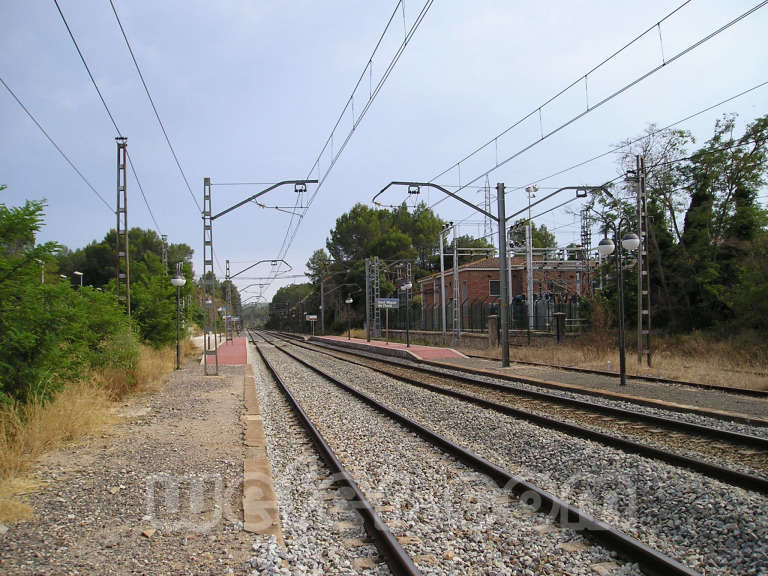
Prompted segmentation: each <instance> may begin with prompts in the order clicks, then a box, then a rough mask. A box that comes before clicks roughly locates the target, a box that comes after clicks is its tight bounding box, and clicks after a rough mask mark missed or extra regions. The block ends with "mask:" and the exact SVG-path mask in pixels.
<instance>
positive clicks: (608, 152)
mask: <svg viewBox="0 0 768 576" xmlns="http://www.w3.org/2000/svg"><path fill="white" fill-rule="evenodd" d="M765 86H768V80H766V81H764V82H760V83H759V84H756V85H754V86H752V87H751V88H747V89H746V90H742V91H741V92H739V93H738V94H734V95H733V96H729V97H728V98H725V99H724V100H720V101H719V102H717V103H715V104H712V105H710V106H707V107H706V108H702V109H700V110H697V111H696V112H693V113H692V114H688V115H687V116H685V117H684V118H680V119H679V120H675V121H674V122H672V123H670V124H667V125H666V126H664V127H662V128H657V129H655V130H652V131H651V132H648V133H646V134H643V135H642V136H638V137H636V138H633V139H631V140H627V141H626V142H623V143H622V144H620V145H618V146H613V147H611V148H609V149H608V150H606V151H605V152H601V153H600V154H597V155H595V156H592V157H591V158H588V159H586V160H582V161H580V162H577V163H575V164H571V165H570V166H568V167H566V168H562V169H560V170H557V171H556V172H553V173H551V174H548V175H547V176H543V177H541V178H536V179H534V180H532V181H530V182H528V183H527V184H523V185H522V186H514V187H507V189H506V192H507V194H509V193H511V192H514V191H516V190H523V189H524V188H525V187H527V186H532V185H533V184H538V183H540V182H545V181H547V180H550V179H552V178H555V177H557V176H561V175H563V174H565V173H566V172H570V171H571V170H574V169H576V168H581V167H582V166H585V165H587V164H589V163H591V162H595V161H596V160H599V159H601V158H605V157H606V156H609V155H611V154H615V153H616V152H618V151H619V150H622V149H623V148H626V147H628V146H631V145H632V144H636V143H638V142H641V141H643V140H645V139H646V138H650V137H652V136H655V135H656V134H659V133H661V132H664V131H666V130H669V129H670V128H674V127H675V126H679V125H680V124H682V123H683V122H687V121H688V120H692V119H693V118H696V117H697V116H701V115H702V114H706V113H707V112H710V111H712V110H714V109H715V108H719V107H720V106H723V105H724V104H728V103H729V102H732V101H733V100H736V99H737V98H741V97H742V96H746V95H747V94H750V93H751V92H754V91H755V90H759V89H760V88H764V87H765ZM621 176H623V175H620V176H619V177H621ZM619 177H617V178H614V180H616V179H618V178H619ZM611 182H613V180H611ZM542 189H543V188H542ZM475 205H476V206H478V207H480V205H481V204H479V203H477V204H475ZM432 206H434V204H433V205H432ZM474 215H475V214H474V212H473V213H471V214H470V215H469V216H467V217H466V218H465V219H464V220H466V219H468V218H472V217H473V216H474ZM464 220H459V222H463V221H464Z"/></svg>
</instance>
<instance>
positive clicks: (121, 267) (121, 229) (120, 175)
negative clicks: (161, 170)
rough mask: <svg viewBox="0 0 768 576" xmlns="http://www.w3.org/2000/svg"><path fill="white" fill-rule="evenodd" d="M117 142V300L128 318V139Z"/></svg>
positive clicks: (129, 280) (129, 286) (129, 276)
mask: <svg viewBox="0 0 768 576" xmlns="http://www.w3.org/2000/svg"><path fill="white" fill-rule="evenodd" d="M115 140H116V141H117V212H116V214H117V235H116V236H117V283H116V287H117V300H118V302H124V303H125V309H126V311H127V312H128V316H130V315H131V266H130V257H129V253H128V192H127V172H126V161H127V157H128V138H125V137H123V136H120V137H118V138H115Z"/></svg>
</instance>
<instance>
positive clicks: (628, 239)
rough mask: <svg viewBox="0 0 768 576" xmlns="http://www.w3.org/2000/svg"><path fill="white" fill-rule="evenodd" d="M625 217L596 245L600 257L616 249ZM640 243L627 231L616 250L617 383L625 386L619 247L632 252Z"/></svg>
mask: <svg viewBox="0 0 768 576" xmlns="http://www.w3.org/2000/svg"><path fill="white" fill-rule="evenodd" d="M624 221H625V219H624V218H623V217H622V218H621V219H620V220H619V223H618V225H617V226H616V227H614V228H613V238H614V240H611V239H610V238H607V237H606V238H603V239H602V240H600V243H599V244H598V245H597V250H598V252H599V253H600V256H601V257H606V256H608V255H609V254H611V253H613V251H614V250H615V249H616V244H617V243H618V239H619V236H621V229H622V227H623V226H624ZM639 245H640V238H639V237H638V235H637V234H635V233H633V232H629V233H627V234H624V235H623V236H621V247H620V248H619V249H618V251H617V252H616V256H615V261H616V284H617V286H618V291H617V302H616V310H617V315H618V325H619V385H620V386H626V384H627V364H626V351H625V349H624V282H623V281H622V272H623V266H622V254H621V248H624V250H626V251H628V252H633V251H634V250H636V249H637V247H638V246H639Z"/></svg>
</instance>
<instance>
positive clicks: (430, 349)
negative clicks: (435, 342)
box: [316, 336, 466, 360]
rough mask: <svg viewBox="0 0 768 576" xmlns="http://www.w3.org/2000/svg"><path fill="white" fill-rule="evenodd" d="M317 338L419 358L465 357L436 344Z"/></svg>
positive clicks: (339, 337)
mask: <svg viewBox="0 0 768 576" xmlns="http://www.w3.org/2000/svg"><path fill="white" fill-rule="evenodd" d="M316 338H318V339H325V340H335V341H338V342H339V343H344V342H349V343H353V344H355V345H356V346H370V347H371V348H389V349H391V350H392V349H394V350H403V351H408V352H409V353H410V354H412V355H413V356H415V357H416V358H419V359H420V360H445V359H449V358H466V356H464V354H462V353H461V352H457V351H456V350H454V349H453V348H440V347H438V346H422V345H417V344H411V346H410V348H407V347H406V345H405V344H403V343H402V342H390V343H389V344H387V343H386V342H382V341H380V340H371V341H370V342H368V341H367V340H364V339H362V338H351V339H349V340H348V339H347V338H346V337H344V336H317V337H316Z"/></svg>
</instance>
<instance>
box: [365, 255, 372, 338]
mask: <svg viewBox="0 0 768 576" xmlns="http://www.w3.org/2000/svg"><path fill="white" fill-rule="evenodd" d="M365 339H366V340H367V341H368V342H370V341H371V259H370V258H366V259H365Z"/></svg>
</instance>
